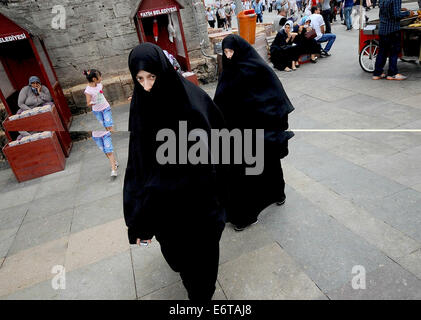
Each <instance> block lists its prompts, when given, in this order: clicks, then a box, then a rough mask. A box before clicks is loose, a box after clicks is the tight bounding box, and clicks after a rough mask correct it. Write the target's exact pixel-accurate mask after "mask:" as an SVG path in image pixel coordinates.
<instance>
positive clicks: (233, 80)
mask: <svg viewBox="0 0 421 320" xmlns="http://www.w3.org/2000/svg"><path fill="white" fill-rule="evenodd" d="M222 48H223V50H224V56H223V59H222V62H223V72H222V74H221V76H220V79H219V82H218V87H217V89H216V93H215V99H214V101H215V103H216V105H217V106H218V107H219V108H220V109H221V111H222V113H223V115H224V118H225V121H226V122H227V126H228V128H229V129H230V130H232V129H234V128H238V129H240V130H244V129H264V148H265V151H264V170H263V172H262V173H261V174H260V175H254V176H253V175H246V174H245V170H244V168H245V166H244V165H235V166H231V176H230V184H229V191H230V201H229V203H228V204H227V207H226V208H227V221H229V222H231V223H232V224H234V226H235V229H236V230H237V231H241V230H243V229H244V228H245V227H247V226H249V225H251V224H253V223H256V222H257V217H258V215H259V213H260V212H261V211H262V210H263V209H264V208H265V207H267V206H268V205H270V204H272V203H275V202H276V203H278V204H279V205H281V204H283V203H284V202H285V198H286V197H285V193H284V188H285V182H284V179H283V173H282V168H281V162H280V159H281V158H283V157H285V156H286V155H287V154H288V140H289V139H290V138H292V137H293V136H294V134H293V133H292V132H291V131H287V130H288V114H289V113H290V112H292V111H293V110H294V107H293V106H292V104H291V102H290V101H289V99H288V97H287V95H286V93H285V91H284V88H283V87H282V84H281V82H280V81H279V79H278V77H277V76H276V74H275V73H274V71H273V70H272V68H271V67H270V66H269V65H268V64H267V63H266V62H265V61H264V60H263V59H262V58H261V57H260V55H259V54H258V53H257V52H256V50H255V49H254V48H253V47H252V46H251V45H250V44H248V43H247V42H246V41H245V40H244V39H242V38H241V37H239V36H236V35H230V36H228V37H226V38H225V39H224V41H223V42H222Z"/></svg>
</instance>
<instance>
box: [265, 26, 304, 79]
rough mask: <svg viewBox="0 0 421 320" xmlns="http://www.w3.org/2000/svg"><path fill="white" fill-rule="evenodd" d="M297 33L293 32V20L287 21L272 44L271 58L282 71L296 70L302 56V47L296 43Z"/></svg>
mask: <svg viewBox="0 0 421 320" xmlns="http://www.w3.org/2000/svg"><path fill="white" fill-rule="evenodd" d="M295 36H296V33H293V32H292V22H291V21H289V20H288V21H286V23H285V25H284V26H283V28H282V29H281V30H280V31H279V32H278V33H277V34H276V37H275V40H273V42H272V45H271V46H270V60H271V62H272V63H273V66H274V67H275V68H276V69H279V70H281V71H291V70H295V69H296V67H297V65H298V59H299V58H300V54H301V53H300V49H299V47H298V46H297V45H296V44H294V38H295Z"/></svg>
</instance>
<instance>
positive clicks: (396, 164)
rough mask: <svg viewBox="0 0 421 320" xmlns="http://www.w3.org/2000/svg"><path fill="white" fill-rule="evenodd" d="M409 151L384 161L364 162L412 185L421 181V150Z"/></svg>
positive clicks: (376, 169)
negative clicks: (411, 152)
mask: <svg viewBox="0 0 421 320" xmlns="http://www.w3.org/2000/svg"><path fill="white" fill-rule="evenodd" d="M411 150H415V149H411ZM408 152H409V150H407V151H405V152H400V153H397V154H394V155H392V156H389V157H386V158H384V159H383V161H375V162H371V163H367V164H364V167H366V168H368V169H370V170H371V171H373V172H376V173H377V174H379V175H382V176H385V177H387V178H389V179H391V180H393V181H396V182H398V183H400V184H402V185H405V186H408V187H411V186H413V185H416V184H419V183H420V181H421V161H419V160H420V156H421V151H420V152H418V151H417V152H414V153H413V154H409V153H408Z"/></svg>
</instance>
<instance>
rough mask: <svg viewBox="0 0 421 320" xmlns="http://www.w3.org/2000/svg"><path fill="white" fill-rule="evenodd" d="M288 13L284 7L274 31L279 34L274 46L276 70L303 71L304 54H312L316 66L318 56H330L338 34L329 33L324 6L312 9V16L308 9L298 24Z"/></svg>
mask: <svg viewBox="0 0 421 320" xmlns="http://www.w3.org/2000/svg"><path fill="white" fill-rule="evenodd" d="M288 13H290V11H288V8H286V7H280V9H279V10H278V16H277V17H276V18H275V21H274V23H273V28H274V29H275V31H277V35H276V37H275V40H274V41H273V43H272V45H271V47H270V56H271V61H272V63H273V65H274V67H275V68H277V69H279V70H282V71H286V72H290V71H295V70H297V68H299V57H300V56H301V55H304V54H309V55H310V61H311V62H313V63H316V62H317V55H320V56H321V57H329V56H330V55H331V54H330V53H329V51H330V49H331V48H332V46H333V44H334V42H335V40H336V35H335V34H333V33H331V30H328V27H327V24H326V23H325V20H324V18H323V16H322V15H321V10H320V7H319V6H313V7H311V9H310V14H308V12H307V10H306V11H305V12H304V14H303V15H302V18H300V20H298V21H294V18H293V17H292V16H291V15H288ZM329 29H330V28H329ZM328 31H329V32H328ZM325 42H326V45H325V46H324V47H322V45H321V44H322V43H325Z"/></svg>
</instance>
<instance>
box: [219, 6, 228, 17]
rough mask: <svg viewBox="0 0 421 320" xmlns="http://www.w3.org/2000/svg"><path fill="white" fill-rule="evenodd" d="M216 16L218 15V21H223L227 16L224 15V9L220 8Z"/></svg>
mask: <svg viewBox="0 0 421 320" xmlns="http://www.w3.org/2000/svg"><path fill="white" fill-rule="evenodd" d="M218 14H219V18H220V19H225V18H226V17H227V16H226V15H225V9H224V8H221V9H219V10H218Z"/></svg>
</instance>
